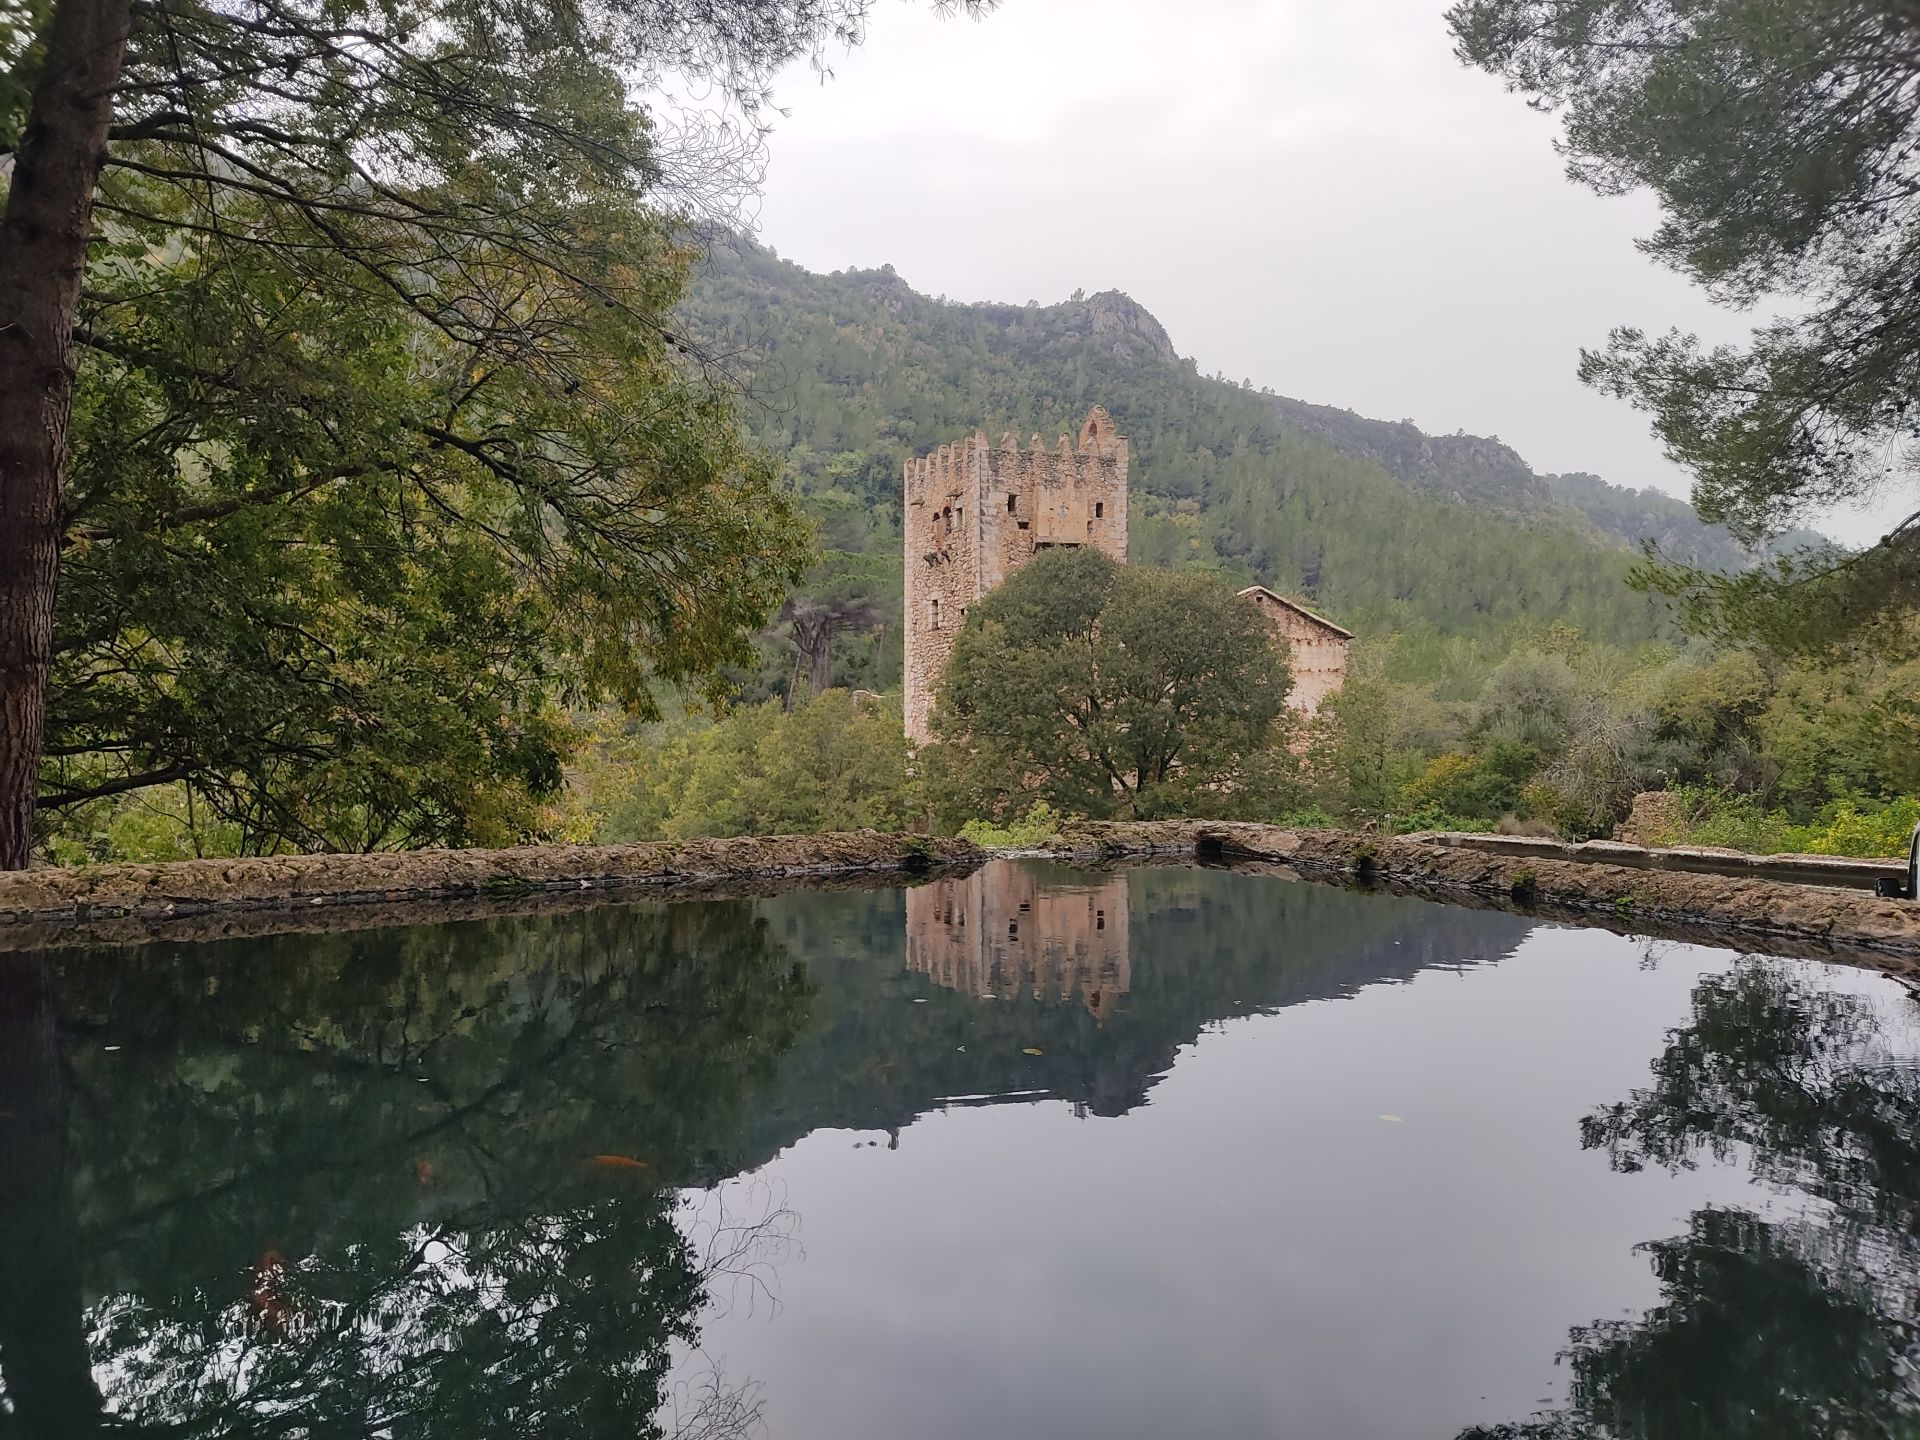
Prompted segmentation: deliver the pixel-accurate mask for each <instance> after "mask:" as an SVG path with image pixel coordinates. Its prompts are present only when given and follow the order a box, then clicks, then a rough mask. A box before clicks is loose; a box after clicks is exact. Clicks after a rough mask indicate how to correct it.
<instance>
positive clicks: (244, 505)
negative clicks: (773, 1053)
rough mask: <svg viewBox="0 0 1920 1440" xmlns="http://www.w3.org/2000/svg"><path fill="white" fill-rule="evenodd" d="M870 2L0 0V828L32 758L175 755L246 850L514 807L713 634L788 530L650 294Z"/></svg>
mask: <svg viewBox="0 0 1920 1440" xmlns="http://www.w3.org/2000/svg"><path fill="white" fill-rule="evenodd" d="M866 8H867V7H866V0H775V3H771V4H768V3H760V0H718V3H713V4H702V5H697V6H686V5H680V4H677V3H672V0H668V3H654V0H630V3H629V0H616V3H613V4H608V5H596V6H588V7H574V6H557V7H555V6H532V7H529V6H515V5H507V4H497V3H493V0H396V3H381V4H373V5H362V4H347V5H345V6H341V5H333V4H318V3H311V0H261V3H258V4H251V5H249V6H247V7H244V8H242V9H236V8H234V7H232V6H226V5H217V4H212V5H210V4H203V3H200V0H160V3H157V4H146V3H141V4H139V5H134V4H133V3H132V0H55V3H50V4H47V5H44V6H38V7H29V8H28V9H26V10H21V9H18V8H17V7H16V8H15V9H13V10H11V11H9V12H8V13H7V14H6V15H5V16H4V17H0V157H4V160H5V163H4V164H0V186H4V204H5V209H4V217H0V392H3V393H4V398H0V409H3V411H4V413H0V432H4V434H0V520H3V521H4V524H0V530H4V531H5V532H6V534H5V536H4V537H0V547H4V554H0V572H4V574H0V701H4V703H3V704H0V732H4V742H5V743H4V745H3V746H0V762H3V763H0V772H4V773H0V791H4V793H0V842H4V843H0V850H4V851H5V854H4V855H0V863H4V864H7V865H19V864H22V863H24V860H25V853H26V851H25V837H26V835H27V825H28V821H29V820H30V818H31V816H32V815H33V812H34V809H35V792H36V790H37V796H38V806H39V808H40V810H41V811H42V813H43V814H45V815H47V816H48V817H49V819H50V821H51V823H53V824H55V825H58V824H61V823H65V822H67V815H68V812H70V811H72V810H73V809H74V808H75V807H81V806H85V805H86V804H87V803H88V802H89V801H90V800H93V799H96V798H99V797H103V796H109V795H116V794H123V793H126V792H128V791H131V790H138V789H141V788H144V787H148V786H152V785H155V784H160V783H176V782H185V783H186V784H187V785H189V786H190V787H191V790H192V793H193V794H194V796H195V797H196V798H197V799H198V800H199V801H200V802H201V803H203V804H204V805H205V806H206V807H207V808H208V809H210V810H211V811H213V812H214V813H215V814H216V815H217V816H219V817H220V818H221V819H222V820H223V821H226V822H229V823H231V824H232V825H234V826H236V827H238V830H239V833H240V834H241V836H242V845H243V848H247V849H269V848H275V847H284V846H336V847H371V846H385V845H398V844H418V843H427V842H434V841H439V842H460V841H468V842H473V841H481V842H486V841H500V840H504V839H508V838H511V837H514V836H516V835H523V834H525V833H527V832H528V830H529V829H530V828H531V826H532V824H533V818H532V811H531V808H530V804H529V801H530V799H531V798H533V797H538V796H541V795H543V794H546V793H550V792H551V791H552V790H553V789H554V788H556V786H557V785H558V782H559V776H560V761H561V758H562V756H563V754H564V752H565V749H566V737H565V733H564V727H563V725H562V723H561V720H560V706H561V705H562V704H563V703H565V704H574V703H589V702H593V701H596V700H604V701H612V702H617V703H619V704H621V705H623V706H625V707H627V708H629V709H630V710H632V711H634V712H636V713H640V714H649V713H652V711H653V708H654V702H655V694H656V691H657V689H658V687H659V686H661V685H663V684H665V685H673V686H680V687H692V688H695V689H698V688H701V687H703V686H704V687H713V686H717V685H718V684H719V683H720V682H719V680H718V678H717V677H718V676H719V674H720V672H721V670H722V668H723V667H725V666H727V665H730V664H737V663H740V662H742V661H744V660H745V659H746V658H747V657H748V655H749V654H750V651H749V649H748V647H747V637H748V636H749V635H750V634H751V633H752V632H753V631H754V630H756V629H757V628H758V627H759V626H760V625H761V624H763V623H764V622H765V620H766V619H767V617H768V616H769V615H770V614H771V613H772V612H773V611H774V609H775V608H776V607H777V606H778V605H779V604H780V602H781V600H782V598H783V597H784V595H785V592H786V589H787V587H788V586H789V585H790V584H791V583H792V582H793V581H794V580H795V579H797V578H798V577H799V575H800V574H801V573H802V571H803V570H804V567H805V565H806V563H807V559H808V556H809V553H810V548H809V536H808V533H807V530H806V527H805V525H804V524H803V523H802V522H801V520H800V519H799V517H798V515H797V513H796V512H795V510H794V508H793V505H792V503H791V500H790V499H789V497H788V495H787V493H786V492H785V490H784V489H783V487H782V486H781V485H779V484H778V483H777V481H776V474H775V469H774V467H773V465H772V464H771V463H770V462H769V461H768V460H766V459H765V458H763V457H762V456H761V455H760V454H759V453H758V452H756V451H754V450H753V449H751V448H750V447H749V446H748V445H747V444H746V443H745V442H744V441H743V440H742V439H741V437H740V435H739V432H738V430H737V427H736V426H735V424H734V420H733V414H732V408H731V397H732V393H733V391H734V388H735V386H734V383H733V377H732V376H731V375H730V374H728V373H727V372H726V370H725V368H724V366H721V365H719V364H717V363H715V362H714V361H712V360H711V358H710V357H708V356H707V355H706V354H705V353H704V352H703V351H702V350H701V348H700V347H699V346H698V345H697V344H696V343H694V342H693V341H692V340H691V339H690V338H689V337H687V336H686V335H684V334H681V333H679V327H678V326H677V324H675V323H673V322H672V320H671V315H672V311H673V307H674V305H675V303H676V301H677V300H678V298H679V296H680V294H681V292H682V289H683V286H684V282H685V278H686V274H687V270H688V266H689V263H690V261H691V260H692V259H693V258H694V257H693V252H692V251H691V250H690V249H689V247H688V245H687V243H686V236H687V235H688V233H689V231H688V229H687V222H689V221H691V220H696V219H701V218H708V217H711V216H713V215H714V214H716V213H723V212H724V211H725V208H726V200H727V197H728V196H729V195H730V194H733V193H737V190H738V187H739V185H740V184H741V183H742V179H743V176H745V175H746V174H747V173H748V171H749V170H750V162H751V161H752V160H753V158H754V155H755V151H756V147H757V145H758V141H759V126H760V122H759V119H758V117H759V116H760V114H761V113H762V104H763V101H764V96H765V87H766V83H767V79H768V77H769V76H770V75H771V73H772V71H773V70H774V68H776V67H777V66H779V65H781V64H783V63H785V62H787V61H788V60H790V59H793V58H794V57H796V56H800V55H806V54H809V53H811V54H814V55H816V56H818V55H819V54H820V53H821V47H822V46H823V45H825V44H826V43H828V42H829V41H834V40H843V41H849V42H850V41H852V40H855V39H857V38H858V37H859V35H860V31H861V26H862V23H863V19H864V15H865V12H866ZM667 72H672V73H674V74H676V75H680V76H683V77H693V78H696V79H698V80H701V81H704V82H710V83H711V84H712V85H713V86H714V88H715V90H716V91H717V92H718V93H719V94H721V95H722V96H724V97H726V99H727V100H728V101H730V102H732V106H731V113H732V115H733V117H734V118H733V120H732V121H731V122H723V123H721V124H719V125H718V126H717V127H714V128H708V129H705V130H702V129H700V128H698V127H693V128H689V127H688V126H684V125H675V124H673V123H670V122H669V121H663V119H662V117H661V116H660V115H659V114H658V113H655V112H650V111H649V110H648V109H647V108H645V107H644V106H643V105H642V104H641V103H640V101H639V99H638V98H637V96H638V94H639V92H640V91H641V89H643V88H644V87H645V86H646V84H647V83H648V82H649V81H652V80H654V79H657V78H659V77H661V76H662V75H663V74H665V73H667ZM43 701H44V703H43ZM43 749H44V755H45V761H46V763H45V766H44V768H42V767H41V765H40V756H41V754H42V751H43ZM41 833H42V835H43V836H44V833H45V823H44V822H43V826H42V831H41Z"/></svg>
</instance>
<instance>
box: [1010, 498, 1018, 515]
mask: <svg viewBox="0 0 1920 1440" xmlns="http://www.w3.org/2000/svg"><path fill="white" fill-rule="evenodd" d="M1019 508H1020V497H1019V496H1018V495H1009V496H1007V513H1008V514H1009V515H1011V514H1013V513H1014V511H1016V510H1018V509H1019Z"/></svg>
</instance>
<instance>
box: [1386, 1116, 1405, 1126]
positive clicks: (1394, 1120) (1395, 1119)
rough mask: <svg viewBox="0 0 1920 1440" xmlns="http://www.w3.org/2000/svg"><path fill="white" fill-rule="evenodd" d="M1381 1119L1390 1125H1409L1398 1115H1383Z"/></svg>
mask: <svg viewBox="0 0 1920 1440" xmlns="http://www.w3.org/2000/svg"><path fill="white" fill-rule="evenodd" d="M1380 1118H1381V1119H1382V1120H1384V1121H1386V1122H1387V1123H1388V1124H1389V1125H1404V1124H1406V1123H1407V1122H1406V1121H1404V1120H1402V1119H1401V1118H1400V1117H1399V1116H1398V1115H1382V1116H1381V1117H1380Z"/></svg>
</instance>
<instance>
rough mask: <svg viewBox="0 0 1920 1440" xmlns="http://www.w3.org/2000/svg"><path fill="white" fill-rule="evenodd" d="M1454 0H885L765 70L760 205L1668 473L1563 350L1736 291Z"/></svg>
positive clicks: (1653, 476) (1638, 429)
mask: <svg viewBox="0 0 1920 1440" xmlns="http://www.w3.org/2000/svg"><path fill="white" fill-rule="evenodd" d="M1444 9H1445V6H1444V4H1442V3H1441V0H1364V3H1337V0H1268V3H1252V0H1186V3H1183V4H1181V5H1179V6H1168V5H1165V4H1161V3H1153V0H1005V3H1004V4H1003V5H1002V7H1001V8H1000V9H998V10H996V11H994V12H992V13H991V14H990V15H988V16H987V17H985V18H984V19H979V20H969V19H953V18H945V19H943V18H941V17H939V16H937V15H935V14H934V13H933V12H932V10H931V8H930V7H929V6H927V5H926V4H924V3H911V4H906V5H892V6H887V7H884V8H882V9H880V10H879V11H878V12H877V13H876V15H875V17H874V20H873V24H872V27H871V33H870V35H869V37H868V41H867V43H866V44H865V45H864V46H862V47H861V48H860V49H858V50H856V51H853V52H851V53H849V54H846V55H844V56H839V57H836V59H835V60H834V65H833V70H834V73H833V75H832V78H831V79H830V80H828V81H826V82H825V83H824V84H823V83H820V82H819V81H818V80H817V79H816V77H814V76H813V75H812V74H810V73H809V72H807V71H806V70H805V69H804V68H799V67H796V69H795V70H793V71H792V72H789V73H788V74H787V75H785V76H784V77H782V81H781V84H780V86H779V89H778V92H777V93H778V98H779V101H780V103H781V105H782V106H784V107H785V108H786V109H787V110H788V112H789V113H788V114H787V115H786V116H785V118H783V119H782V120H780V122H779V123H778V125H777V128H776V129H775V131H774V134H773V137H772V144H771V163H770V166H769V169H768V173H767V176H766V184H765V191H764V197H763V199H762V201H761V203H760V206H759V221H760V230H761V234H762V237H763V238H764V239H765V240H766V241H768V242H769V243H770V244H772V245H774V246H775V247H776V248H777V249H779V250H780V251H781V252H782V253H783V254H785V255H786V256H788V257H789V258H791V259H794V260H797V261H799V262H800V263H802V264H804V265H807V266H809V267H812V268H814V269H826V270H832V269H839V268H843V267H846V266H849V265H860V266H870V265H879V264H881V263H883V262H890V263H892V264H893V265H895V266H896V267H897V268H898V269H899V271H900V272H901V274H902V275H903V276H904V277H905V278H906V279H907V280H909V281H910V282H911V283H912V284H914V285H915V286H916V288H919V289H921V290H924V291H927V292H929V293H936V294H946V295H949V296H951V297H953V298H955V299H963V300H1011V301H1024V300H1027V299H1038V300H1041V301H1051V300H1058V299H1062V298H1064V297H1065V296H1067V295H1068V294H1069V293H1070V292H1072V291H1073V290H1074V289H1076V288H1080V287H1085V288H1087V289H1089V290H1093V289H1104V288H1107V287H1114V288H1118V289H1122V290H1125V291H1127V292H1128V293H1129V294H1131V295H1133V296H1134V297H1135V298H1136V299H1138V300H1140V301H1141V302H1142V303H1143V304H1145V305H1146V306H1148V308H1150V309H1151V310H1152V311H1153V312H1154V313H1155V314H1156V315H1158V316H1159V318H1160V319H1161V320H1162V321H1163V322H1164V323H1165V324H1166V326H1167V328H1168V330H1169V331H1170V332H1171V333H1172V335H1173V338H1174V343H1175V345H1176V346H1177V347H1178V348H1179V349H1180V351H1181V353H1183V354H1188V355H1192V356H1194V357H1195V358H1196V359H1197V360H1198V361H1199V364H1200V367H1201V369H1202V370H1205V371H1208V372H1212V371H1214V370H1216V369H1218V370H1222V371H1224V372H1226V373H1227V374H1228V375H1230V376H1232V377H1234V378H1236V379H1238V378H1242V377H1246V378H1250V379H1252V380H1253V382H1254V383H1255V384H1256V385H1271V386H1272V387H1273V388H1274V389H1276V390H1278V391H1281V392H1283V393H1285V394H1289V395H1295V396H1298V397H1300V398H1302V399H1307V400H1313V401H1319V402H1322V403H1330V404H1337V405H1344V406H1347V407H1349V408H1351V409H1354V410H1357V411H1359V412H1361V413H1363V414H1367V415H1373V416H1379V417H1383V418H1387V419H1401V418H1405V419H1411V420H1413V421H1415V422H1416V423H1417V424H1419V425H1421V426H1422V427H1423V428H1425V429H1428V430H1436V431H1451V430H1455V429H1465V430H1468V431H1472V432H1476V433H1482V434H1497V435H1499V436H1500V437H1501V438H1502V439H1504V440H1506V441H1507V442H1508V443H1510V444H1512V445H1513V446H1514V447H1515V448H1516V449H1518V450H1519V451H1520V453H1521V454H1522V455H1524V456H1525V457H1526V458H1527V459H1528V460H1529V461H1530V462H1531V463H1532V464H1533V465H1534V466H1535V468H1536V469H1540V470H1545V471H1558V470H1589V471H1594V472H1596V473H1599V474H1601V475H1603V476H1605V477H1606V478H1607V479H1609V480H1612V481H1614V482H1615V483H1618V484H1630V485H1657V486H1660V487H1661V488H1663V489H1666V490H1670V491H1673V492H1675V493H1680V494H1684V493H1685V492H1686V489H1687V479H1686V476H1685V475H1684V474H1683V473H1682V472H1680V471H1679V470H1678V469H1676V468H1675V467H1674V466H1672V465H1671V464H1669V463H1668V462H1667V461H1666V460H1665V459H1664V458H1663V457H1662V455H1661V453H1660V448H1659V445H1658V442H1657V441H1655V440H1654V439H1653V437H1652V436H1651V435H1650V434H1649V433H1648V429H1647V426H1646V422H1645V420H1644V418H1643V417H1642V416H1640V415H1638V414H1636V413H1634V412H1633V411H1631V410H1630V409H1628V408H1627V407H1625V406H1624V405H1621V404H1619V403H1618V402H1615V401H1612V400H1609V399H1607V398H1605V397H1603V396H1600V395H1597V394H1595V393H1593V392H1592V391H1590V390H1587V389H1585V388H1584V387H1582V386H1581V385H1580V384H1579V382H1578V381H1577V380H1576V379H1575V378H1574V366H1575V363H1576V360H1577V355H1578V351H1579V348H1580V346H1582V345H1596V344H1599V343H1601V342H1602V341H1604V339H1605V337H1606V334H1607V331H1608V330H1609V328H1610V327H1612V326H1614V325H1618V324H1635V325H1642V326H1646V327H1649V328H1653V329H1664V328H1665V327H1666V326H1668V325H1680V326H1682V327H1685V328H1687V329H1690V330H1695V331H1698V332H1699V333H1701V334H1703V335H1705V336H1707V337H1709V338H1713V339H1736V338H1738V337H1739V336H1741V335H1743V334H1744V333H1745V330H1746V326H1747V324H1748V320H1747V319H1746V318H1745V317H1741V316H1738V315H1731V314H1729V313H1727V312H1725V311H1721V310H1718V309H1716V308H1715V307H1713V306H1711V305H1710V304H1708V303H1707V302H1706V300H1705V299H1704V298H1703V297H1702V296H1701V295H1700V294H1699V293H1698V292H1696V291H1694V290H1693V289H1691V288H1690V287H1688V286H1687V285H1686V284H1685V283H1684V282H1683V281H1681V280H1680V279H1679V278H1678V277H1676V276H1673V275H1671V274H1668V273H1666V272H1664V271H1661V270H1659V269H1657V268H1655V267H1654V266H1652V265H1650V264H1649V263H1648V262H1647V261H1646V260H1645V259H1643V258H1642V257H1641V256H1640V254H1639V253H1638V252H1637V251H1636V250H1635V249H1634V247H1633V240H1634V238H1635V237H1636V236H1638V235H1642V234H1645V233H1647V231H1649V230H1650V229H1651V228H1652V225H1653V223H1654V219H1655V211H1654V207H1653V204H1652V202H1651V200H1650V199H1649V198H1648V197H1645V196H1633V197H1627V198H1624V199H1613V200H1603V199H1601V198H1598V197H1596V196H1594V195H1592V194H1591V193H1589V192H1588V191H1586V190H1584V189H1581V188H1579V187H1577V186H1574V185H1573V184H1571V183H1569V182H1568V181H1567V179H1566V178H1565V176H1564V174H1563V172H1562V168H1561V162H1560V160H1559V158H1558V157H1557V156H1556V155H1555V154H1554V152H1553V149H1552V143H1551V142H1552V137H1553V132H1554V122H1553V121H1552V120H1551V119H1550V118H1548V117H1545V116H1541V115H1538V114H1536V113H1534V112H1532V111H1530V110H1529V109H1528V108H1527V107H1526V106H1525V104H1524V103H1523V102H1522V101H1521V100H1520V99H1519V98H1518V97H1515V96H1512V95H1509V94H1506V93H1504V92H1503V90H1502V88H1501V86H1500V85H1499V83H1498V82H1497V81H1495V80H1494V79H1492V78H1490V77H1488V76H1486V75H1484V74H1481V73H1480V72H1477V71H1469V70H1467V69H1465V68H1464V67H1462V66H1461V65H1460V64H1459V63H1458V62H1457V61H1456V60H1455V59H1454V57H1453V54H1452V48H1451V43H1450V41H1449V38H1448V36H1447V34H1446V29H1445V25H1444V20H1443V12H1444ZM1877 518H1878V517H1877V516H1876V517H1871V518H1861V517H1851V518H1848V517H1836V518H1835V519H1834V520H1832V521H1831V522H1830V528H1832V529H1834V530H1835V531H1836V533H1841V534H1844V535H1845V536H1846V537H1847V538H1849V539H1853V540H1862V539H1865V538H1868V536H1869V534H1870V533H1877V530H1876V529H1875V524H1874V522H1875V520H1876V519H1877Z"/></svg>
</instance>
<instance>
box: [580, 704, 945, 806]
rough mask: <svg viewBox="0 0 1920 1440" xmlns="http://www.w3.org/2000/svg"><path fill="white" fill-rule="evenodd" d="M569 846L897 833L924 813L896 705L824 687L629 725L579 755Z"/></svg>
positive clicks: (898, 708) (898, 705) (897, 705)
mask: <svg viewBox="0 0 1920 1440" xmlns="http://www.w3.org/2000/svg"><path fill="white" fill-rule="evenodd" d="M589 749H590V752H591V756H590V759H591V763H590V764H589V765H588V766H586V767H584V768H583V771H582V772H581V773H580V774H579V776H578V779H577V784H576V795H577V799H578V802H579V803H580V805H581V806H582V808H584V809H585V811H586V812H587V813H586V815H585V816H584V817H583V818H584V819H585V822H586V829H585V830H584V832H583V833H582V835H581V838H592V839H597V840H606V841H626V840H659V839H667V840H690V839H694V838H697V837H700V836H707V835H793V834H816V833H819V832H821V831H828V830H861V829H875V830H904V829H906V828H908V827H909V826H910V825H912V824H913V823H914V822H915V821H916V820H918V819H920V818H921V817H922V816H923V814H924V805H923V804H922V802H921V801H920V798H919V787H918V786H917V785H916V784H915V783H914V781H913V778H912V777H911V775H910V774H909V767H908V755H907V739H906V734H905V732H904V731H903V729H902V727H901V723H900V702H899V697H898V696H897V695H896V696H892V697H888V698H881V697H878V696H874V697H867V696H859V697H856V696H854V695H853V694H852V693H851V692H849V691H846V690H828V691H826V692H824V693H822V694H820V695H816V696H815V697H813V699H811V700H809V701H807V702H806V703H804V704H802V705H798V706H796V707H795V708H794V709H793V710H791V711H789V710H787V708H786V707H785V706H783V705H782V704H781V702H779V701H778V700H767V701H763V702H761V703H760V704H758V705H743V706H740V707H737V708H736V709H733V710H731V711H729V712H727V713H726V714H725V715H723V716H721V717H720V718H719V719H717V720H712V721H702V720H697V719H693V720H683V721H680V722H677V723H674V724H669V725H664V726H647V727H630V728H629V730H628V733H625V734H621V735H617V736H613V737H609V738H606V739H602V740H600V741H598V742H596V743H595V744H594V745H592V746H590V747H589Z"/></svg>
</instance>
